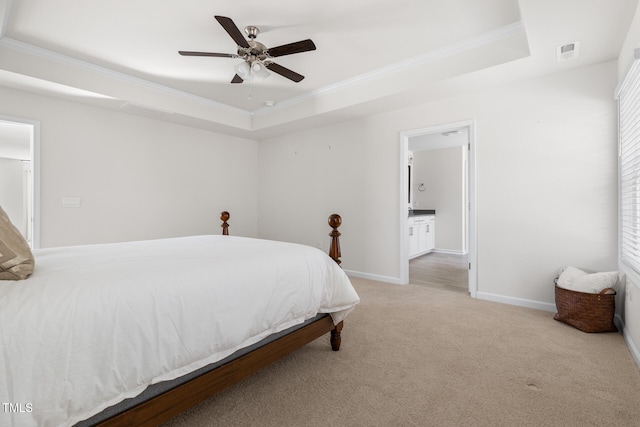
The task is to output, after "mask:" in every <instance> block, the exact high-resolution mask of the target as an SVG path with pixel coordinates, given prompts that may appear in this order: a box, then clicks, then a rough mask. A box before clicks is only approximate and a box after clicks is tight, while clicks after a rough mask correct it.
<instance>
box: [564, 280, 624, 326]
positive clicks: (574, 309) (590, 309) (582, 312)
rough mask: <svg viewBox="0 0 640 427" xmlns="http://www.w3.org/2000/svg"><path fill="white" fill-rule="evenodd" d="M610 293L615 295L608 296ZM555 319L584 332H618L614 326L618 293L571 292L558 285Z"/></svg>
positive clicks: (606, 289) (603, 291) (605, 290)
mask: <svg viewBox="0 0 640 427" xmlns="http://www.w3.org/2000/svg"><path fill="white" fill-rule="evenodd" d="M608 291H613V293H610V294H607V292H608ZM556 308H557V309H558V313H556V315H555V316H553V318H554V319H556V320H558V321H560V322H563V323H566V324H568V325H571V326H573V327H575V328H578V329H580V330H581V331H583V332H617V331H618V328H616V325H614V324H613V315H614V314H615V311H616V292H615V290H613V289H611V288H605V289H603V290H602V291H600V293H599V294H590V293H585V292H577V291H571V290H569V289H564V288H560V287H558V285H556Z"/></svg>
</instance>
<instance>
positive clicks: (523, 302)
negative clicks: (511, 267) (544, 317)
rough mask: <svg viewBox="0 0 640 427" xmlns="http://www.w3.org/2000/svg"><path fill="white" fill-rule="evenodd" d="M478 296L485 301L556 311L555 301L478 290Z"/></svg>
mask: <svg viewBox="0 0 640 427" xmlns="http://www.w3.org/2000/svg"><path fill="white" fill-rule="evenodd" d="M476 297H477V298H478V299H482V300H485V301H493V302H501V303H503V304H510V305H517V306H520V307H527V308H535V309H536V310H543V311H550V312H555V311H556V305H555V303H549V302H541V301H534V300H530V299H524V298H516V297H509V296H505V295H498V294H490V293H488V292H478V293H477V294H476Z"/></svg>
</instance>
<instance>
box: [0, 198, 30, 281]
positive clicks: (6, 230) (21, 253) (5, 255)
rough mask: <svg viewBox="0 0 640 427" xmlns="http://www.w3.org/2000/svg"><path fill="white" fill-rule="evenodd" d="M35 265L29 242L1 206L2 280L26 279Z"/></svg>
mask: <svg viewBox="0 0 640 427" xmlns="http://www.w3.org/2000/svg"><path fill="white" fill-rule="evenodd" d="M34 267H35V260H34V259H33V254H32V253H31V249H30V248H29V244H28V243H27V241H26V240H25V239H24V237H22V234H20V232H19V231H18V229H17V228H16V227H15V226H14V225H13V224H12V223H11V221H10V220H9V217H8V216H7V214H6V212H5V211H4V210H3V209H2V207H0V280H24V279H26V278H27V277H29V275H30V274H31V273H33V268H34Z"/></svg>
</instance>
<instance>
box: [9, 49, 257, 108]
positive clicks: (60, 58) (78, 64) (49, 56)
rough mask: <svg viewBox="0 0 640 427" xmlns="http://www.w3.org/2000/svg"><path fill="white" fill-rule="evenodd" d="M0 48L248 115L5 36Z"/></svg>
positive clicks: (196, 96) (217, 103)
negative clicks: (3, 47)
mask: <svg viewBox="0 0 640 427" xmlns="http://www.w3.org/2000/svg"><path fill="white" fill-rule="evenodd" d="M0 46H5V47H8V48H10V49H14V50H17V51H20V52H23V53H26V54H28V55H33V56H36V57H38V58H41V59H45V60H49V61H54V62H57V63H59V64H63V65H67V66H71V67H74V68H78V69H81V70H85V71H90V72H93V73H98V74H101V75H103V76H106V77H109V78H111V79H114V80H119V81H122V82H125V83H132V84H136V85H140V86H144V87H147V88H150V89H153V90H156V91H159V92H163V93H165V94H169V95H172V96H177V97H179V98H182V99H185V100H187V101H191V102H196V103H199V104H202V105H206V106H209V107H213V108H218V109H223V110H226V111H230V112H232V113H235V114H241V115H243V116H248V115H250V113H249V112H248V111H246V110H243V109H241V108H237V107H233V106H231V105H228V104H224V103H222V102H218V101H214V100H212V99H208V98H204V97H202V96H198V95H194V94H191V93H188V92H184V91H181V90H178V89H174V88H171V87H168V86H164V85H161V84H158V83H154V82H151V81H149V80H146V79H142V78H139V77H134V76H131V75H129V74H126V73H123V72H120V71H115V70H112V69H110V68H107V67H103V66H100V65H96V64H92V63H90V62H87V61H83V60H81V59H77V58H73V57H71V56H67V55H63V54H61V53H58V52H54V51H52V50H49V49H44V48H42V47H39V46H35V45H32V44H29V43H25V42H22V41H20V40H16V39H12V38H10V37H6V36H5V37H3V38H2V39H0Z"/></svg>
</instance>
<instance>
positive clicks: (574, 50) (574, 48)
mask: <svg viewBox="0 0 640 427" xmlns="http://www.w3.org/2000/svg"><path fill="white" fill-rule="evenodd" d="M579 51H580V42H571V43H567V44H564V45H562V46H558V47H557V50H556V58H557V60H558V62H562V61H568V60H569V59H573V58H576V57H577V56H578V52H579Z"/></svg>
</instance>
